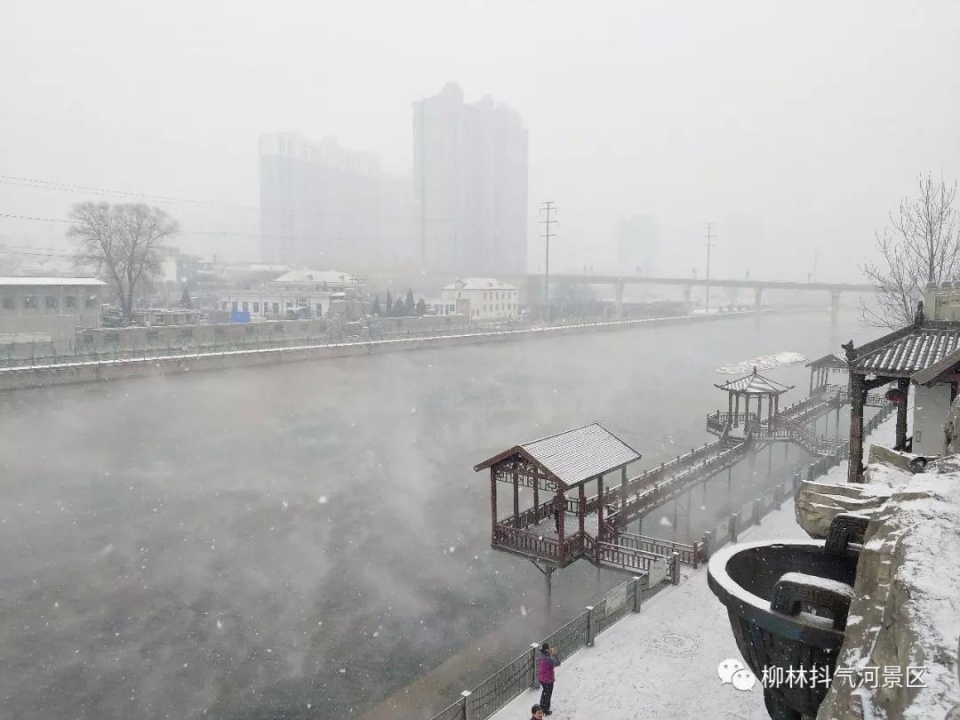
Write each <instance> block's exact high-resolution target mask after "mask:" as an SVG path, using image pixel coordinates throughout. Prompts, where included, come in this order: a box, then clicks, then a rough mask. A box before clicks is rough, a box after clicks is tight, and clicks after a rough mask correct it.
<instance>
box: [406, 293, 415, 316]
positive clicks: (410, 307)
mask: <svg viewBox="0 0 960 720" xmlns="http://www.w3.org/2000/svg"><path fill="white" fill-rule="evenodd" d="M416 305H417V304H416V303H415V302H414V300H413V290H407V298H406V300H405V301H404V308H403V309H404V310H406V311H407V315H413V310H414V308H415V307H416Z"/></svg>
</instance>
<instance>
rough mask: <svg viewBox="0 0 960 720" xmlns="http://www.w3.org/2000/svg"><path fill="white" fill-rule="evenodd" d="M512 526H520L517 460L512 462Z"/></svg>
mask: <svg viewBox="0 0 960 720" xmlns="http://www.w3.org/2000/svg"><path fill="white" fill-rule="evenodd" d="M513 526H514V527H515V528H518V529H519V527H520V471H519V468H518V467H517V462H516V460H514V462H513Z"/></svg>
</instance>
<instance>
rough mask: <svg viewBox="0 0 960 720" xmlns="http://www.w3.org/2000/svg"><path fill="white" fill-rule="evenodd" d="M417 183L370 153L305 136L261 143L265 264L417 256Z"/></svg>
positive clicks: (387, 261)
mask: <svg viewBox="0 0 960 720" xmlns="http://www.w3.org/2000/svg"><path fill="white" fill-rule="evenodd" d="M415 222H416V221H415V214H414V201H413V193H412V186H411V183H410V179H409V178H400V177H393V176H390V175H388V174H387V173H385V172H384V171H383V169H382V167H381V165H380V161H379V160H378V158H377V157H376V156H374V155H372V154H370V153H364V152H356V151H350V150H345V149H344V148H341V147H340V146H339V145H338V144H337V142H336V140H334V139H332V138H327V139H325V140H323V141H322V142H320V143H318V144H313V143H311V142H309V141H308V140H306V139H305V138H304V137H303V136H302V135H300V134H299V133H279V134H273V135H263V136H262V137H261V138H260V226H261V259H262V260H263V262H265V263H282V264H287V265H319V264H321V263H323V264H325V265H330V264H338V265H348V266H354V267H356V266H360V267H368V266H378V265H391V264H397V263H399V262H403V261H407V260H409V259H410V257H411V255H412V254H413V242H414V236H415Z"/></svg>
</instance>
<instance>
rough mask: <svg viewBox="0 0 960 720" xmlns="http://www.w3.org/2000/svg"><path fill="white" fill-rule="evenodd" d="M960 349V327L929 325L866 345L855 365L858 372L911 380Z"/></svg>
mask: <svg viewBox="0 0 960 720" xmlns="http://www.w3.org/2000/svg"><path fill="white" fill-rule="evenodd" d="M958 349H960V323H957V322H946V321H928V322H926V323H924V324H923V325H922V326H919V327H909V328H903V329H901V330H897V331H896V332H893V333H890V334H889V335H886V336H884V337H882V338H879V339H877V340H874V341H873V342H871V343H867V344H866V345H864V346H863V347H862V348H860V349H859V354H858V355H857V358H856V360H854V362H853V367H854V368H855V369H856V370H857V371H858V372H865V373H868V374H878V375H879V374H882V375H893V376H910V375H913V374H914V373H917V372H920V371H922V370H925V369H927V368H929V367H932V366H933V365H936V364H937V363H939V362H940V361H941V360H943V359H944V358H945V357H946V356H947V355H950V354H951V353H953V352H954V351H956V350H958Z"/></svg>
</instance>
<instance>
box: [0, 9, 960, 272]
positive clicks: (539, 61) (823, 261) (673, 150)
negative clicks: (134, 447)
mask: <svg viewBox="0 0 960 720" xmlns="http://www.w3.org/2000/svg"><path fill="white" fill-rule="evenodd" d="M573 7H574V6H571V5H562V4H560V5H558V4H555V3H554V4H549V5H538V4H536V3H533V4H514V3H489V4H481V3H469V4H466V5H457V6H456V8H454V7H451V6H450V4H447V3H439V2H434V3H430V2H424V3H415V4H412V5H411V4H406V5H404V11H403V12H398V11H397V10H396V9H393V8H390V7H389V6H387V5H378V4H376V3H359V4H354V5H352V6H351V7H350V9H346V8H345V7H338V8H337V9H336V10H334V11H327V12H321V11H320V10H311V9H304V8H301V7H298V6H297V5H291V4H284V3H275V4H272V5H271V6H270V8H269V11H267V10H265V9H264V8H263V6H259V5H257V4H253V3H231V4H229V5H218V4H200V5H193V4H191V5H189V6H188V5H186V4H182V3H173V4H172V5H169V6H167V8H168V9H167V10H166V11H165V12H163V13H153V14H151V15H149V18H148V17H147V16H146V15H145V13H144V12H143V10H142V8H141V7H140V6H137V5H134V4H128V3H112V2H94V3H86V4H84V5H83V6H82V8H81V6H75V5H72V4H69V3H36V4H19V3H18V4H16V5H14V6H13V7H11V8H9V9H8V18H7V20H6V22H5V23H4V25H3V27H2V28H0V41H2V42H0V60H2V65H3V67H4V68H5V70H4V73H3V81H2V88H3V92H2V93H0V127H2V128H3V132H2V139H0V165H2V167H3V169H4V173H5V174H9V175H14V176H24V177H31V178H39V179H42V180H51V181H56V182H64V183H74V184H78V185H92V186H102V187H107V188H112V189H118V190H126V191H133V192H143V193H151V194H157V195H176V196H180V197H186V198H197V199H210V200H220V201H227V202H234V203H242V204H246V205H250V206H256V205H257V189H258V178H257V139H258V137H259V136H260V134H261V133H267V132H275V131H284V130H298V131H300V132H302V133H303V134H304V135H305V136H307V137H309V138H312V139H315V140H317V139H320V138H322V137H325V136H333V137H336V138H337V139H338V141H339V142H340V144H341V145H342V146H344V147H346V148H350V149H357V150H365V151H370V152H374V153H376V154H378V155H380V156H381V158H382V159H383V163H384V167H385V168H386V169H387V170H389V171H392V172H397V173H408V172H409V171H410V170H412V164H413V163H412V147H411V142H410V138H411V122H412V120H411V117H410V108H411V103H412V102H414V101H416V100H417V99H419V98H422V97H427V96H429V95H432V94H435V93H437V92H438V91H439V89H440V88H442V87H443V86H444V85H445V84H446V83H447V82H451V81H452V82H457V83H458V84H459V85H460V86H461V87H462V88H463V89H464V92H465V94H466V96H467V98H468V99H469V100H476V99H479V98H480V97H482V96H483V95H487V94H489V95H491V96H493V97H494V98H496V99H497V100H498V101H501V102H504V103H506V104H507V105H509V106H510V107H512V108H515V109H516V110H517V112H519V113H520V115H521V117H522V118H523V120H524V124H525V126H526V127H527V128H528V129H529V131H530V188H529V199H528V207H529V215H530V216H531V217H532V220H531V222H530V224H529V226H528V248H529V249H528V269H529V270H530V271H531V272H536V271H537V266H538V264H542V260H541V257H542V241H540V240H539V239H538V234H539V230H540V226H539V225H537V224H536V222H535V220H536V218H535V216H536V211H537V208H538V206H539V204H540V203H541V202H542V201H543V200H548V199H549V200H553V201H554V202H556V203H557V206H558V208H559V209H560V216H559V217H560V219H561V223H562V224H561V227H560V233H561V235H560V238H559V239H558V240H557V241H556V242H555V243H554V249H553V252H554V253H555V258H556V261H555V262H556V267H557V268H560V267H568V268H571V269H573V268H579V267H581V266H582V265H584V264H593V265H606V264H613V263H614V261H615V258H616V227H617V223H618V222H619V221H620V220H621V219H623V218H626V217H630V216H633V215H650V216H653V217H655V218H656V219H657V222H658V224H659V226H660V238H661V243H662V244H663V246H664V247H665V248H668V252H666V253H665V257H664V259H663V261H661V263H660V264H661V266H662V272H672V273H677V274H680V273H682V274H685V275H686V274H689V272H690V271H691V269H692V268H691V267H690V266H691V265H694V266H700V268H699V269H700V271H701V272H702V271H703V267H702V266H703V265H704V264H705V258H703V257H702V256H703V255H704V252H703V244H704V242H703V235H704V232H705V223H706V222H708V221H713V222H715V223H716V230H717V233H718V246H717V249H716V251H715V253H714V255H715V262H716V267H715V269H714V273H713V274H714V275H715V276H729V275H730V274H731V273H732V272H733V270H734V269H735V268H739V266H740V264H741V263H742V257H743V256H744V255H745V254H746V255H749V253H750V251H751V250H752V247H753V245H754V244H755V243H757V242H758V241H759V239H762V238H776V242H777V246H778V252H777V254H776V257H773V258H769V259H766V260H761V259H758V258H754V260H755V261H756V265H757V267H755V268H754V269H753V275H754V276H755V277H759V276H769V277H785V278H801V277H803V276H804V275H805V272H806V271H807V270H809V269H812V264H813V251H814V248H815V247H816V248H819V256H820V257H819V264H820V267H819V271H820V273H819V274H820V276H821V277H822V278H823V279H850V280H856V279H859V273H858V272H857V271H856V270H855V268H854V265H855V264H856V263H857V262H858V261H859V260H860V257H861V255H862V254H864V253H867V252H869V251H870V250H871V247H872V241H873V234H874V232H875V231H876V230H878V229H879V228H880V227H882V225H883V224H884V222H885V221H886V218H887V213H888V212H889V210H891V209H893V208H894V207H895V206H896V204H897V202H898V201H899V199H900V198H901V197H903V196H906V195H908V194H911V193H912V191H913V189H914V184H915V178H916V176H917V175H918V174H920V173H926V172H927V171H932V172H933V173H934V174H935V175H939V174H940V173H941V172H942V174H943V176H944V177H945V178H946V179H947V180H952V179H954V178H955V177H957V175H958V171H957V169H958V162H957V160H958V149H960V141H958V134H957V133H956V131H955V128H956V127H958V126H960V100H958V93H960V84H957V83H951V82H943V81H942V79H941V78H940V76H939V73H938V72H937V70H938V69H941V68H943V69H949V68H953V67H956V66H958V65H960V62H958V61H960V50H958V49H957V46H956V44H955V43H953V42H951V41H950V38H951V37H952V32H953V29H955V28H956V27H957V20H958V19H960V13H958V8H957V7H956V5H955V4H952V3H926V4H923V5H920V6H915V7H911V8H910V9H909V10H908V9H906V8H904V7H902V6H898V5H895V4H893V3H881V4H875V3H870V4H866V3H852V4H844V5H842V6H836V5H834V4H825V3H821V4H813V5H811V4H805V5H804V6H803V9H802V10H801V11H797V12H787V11H784V10H777V9H775V8H773V7H772V6H770V5H769V4H765V3H764V4H759V3H756V4H729V3H725V4H723V5H722V6H717V5H712V4H705V3H699V4H697V5H696V6H688V7H686V8H685V9H683V10H679V9H673V8H671V9H670V10H669V11H660V10H656V9H653V8H652V7H651V6H648V5H645V6H639V7H635V8H632V9H631V11H630V12H629V13H623V12H618V11H617V6H616V5H609V4H608V5H603V4H601V5H598V6H594V7H593V8H592V12H591V13H590V14H589V15H588V16H584V15H583V14H580V13H575V12H573V10H572V9H573ZM51 18H53V19H52V20H51ZM147 19H149V26H146V25H145V22H146V21H147ZM41 27H42V28H43V30H42V31H41V30H40V28H41ZM144 33H147V34H148V36H149V37H151V38H153V39H152V40H151V41H149V42H144V41H143V34H144ZM93 97H95V100H93ZM0 198H2V206H3V211H4V212H6V213H11V214H23V215H37V216H43V217H55V218H60V217H65V215H66V212H67V209H68V208H69V204H70V203H71V202H72V201H74V200H75V198H74V197H72V196H71V195H69V194H67V193H59V192H44V191H40V190H32V189H25V188H22V187H20V186H16V185H11V184H8V183H4V184H2V185H0ZM171 209H172V210H173V211H174V212H175V213H176V214H177V215H178V216H180V217H181V221H182V224H183V226H184V233H183V235H182V238H181V240H180V241H179V242H180V245H181V246H182V248H183V250H184V251H185V252H193V251H197V252H198V253H199V254H203V255H211V254H212V253H213V252H219V254H220V256H221V257H224V258H227V259H236V260H256V259H257V247H258V240H257V238H256V237H255V235H256V233H257V228H258V225H257V218H256V217H255V213H252V212H249V211H247V212H245V211H239V210H236V211H226V210H223V211H221V210H218V209H216V208H203V210H202V212H201V211H200V209H199V208H189V207H183V208H182V209H183V211H184V212H181V207H180V206H177V207H173V208H171ZM186 211H189V212H186ZM731 217H742V218H747V219H748V220H749V223H750V224H751V225H752V226H753V227H754V228H755V231H754V234H755V235H756V237H754V238H743V237H741V238H736V237H734V238H731V237H730V236H729V232H728V231H729V228H728V227H727V226H728V222H727V221H728V220H729V219H730V218H731ZM190 229H203V230H212V231H224V232H230V233H238V234H244V235H246V236H244V237H237V236H231V237H225V238H222V239H219V240H218V241H216V242H214V241H213V240H211V238H210V237H204V238H192V239H191V240H190V242H186V241H185V239H186V238H188V237H189V231H190ZM62 230H63V228H62V227H53V228H51V227H50V226H49V225H47V224H40V223H27V222H19V223H17V222H13V221H11V220H9V219H4V221H3V223H2V225H0V232H2V233H3V235H4V236H7V237H17V236H19V235H22V234H30V235H39V236H47V235H50V234H53V235H56V234H57V233H61V234H62ZM738 244H739V246H740V247H738ZM744 247H746V252H745V251H744ZM768 263H769V265H768Z"/></svg>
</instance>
